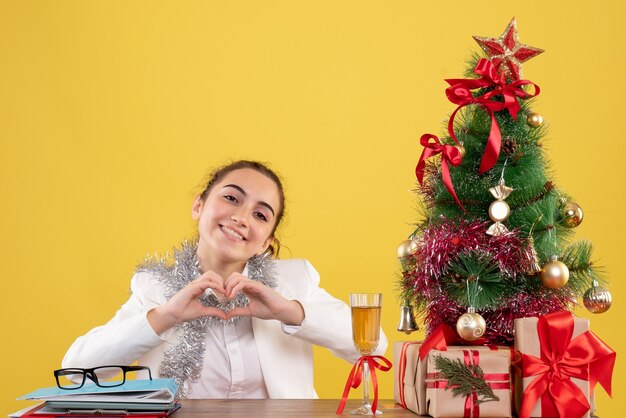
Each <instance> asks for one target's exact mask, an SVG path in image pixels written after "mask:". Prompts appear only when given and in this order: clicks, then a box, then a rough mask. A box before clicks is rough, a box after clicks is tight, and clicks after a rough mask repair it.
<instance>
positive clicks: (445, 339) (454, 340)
mask: <svg viewBox="0 0 626 418" xmlns="http://www.w3.org/2000/svg"><path fill="white" fill-rule="evenodd" d="M484 342H485V339H484V338H479V339H478V340H475V341H466V340H463V339H462V338H461V337H459V334H457V333H456V332H455V331H454V330H453V329H452V328H450V327H449V326H448V325H446V324H441V325H439V327H437V329H435V330H434V331H433V332H432V333H431V334H430V335H429V336H428V338H426V340H425V341H424V343H423V344H422V345H421V346H420V349H419V353H420V360H422V361H423V360H424V359H425V358H426V356H427V355H428V352H429V351H430V350H439V351H446V350H447V349H448V345H483V344H484ZM489 348H490V349H492V350H493V349H495V350H497V347H495V348H492V347H489Z"/></svg>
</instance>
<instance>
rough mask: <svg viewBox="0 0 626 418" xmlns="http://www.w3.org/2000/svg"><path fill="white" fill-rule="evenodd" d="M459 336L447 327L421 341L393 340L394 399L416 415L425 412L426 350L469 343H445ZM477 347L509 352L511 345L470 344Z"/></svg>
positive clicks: (427, 351) (452, 347)
mask: <svg viewBox="0 0 626 418" xmlns="http://www.w3.org/2000/svg"><path fill="white" fill-rule="evenodd" d="M457 338H458V336H454V333H453V332H452V331H450V330H447V329H445V330H444V329H441V330H437V331H436V332H433V333H432V334H431V336H430V337H429V338H428V339H427V340H426V341H424V342H421V341H400V342H394V344H393V364H395V366H396V367H394V385H393V392H394V399H395V401H396V402H397V403H399V404H400V405H401V406H402V407H404V408H406V409H408V410H410V411H413V412H415V413H416V414H418V415H427V414H428V406H427V405H426V382H425V381H426V368H427V362H428V354H429V351H430V350H431V349H432V348H435V349H438V350H441V351H445V350H448V351H458V350H464V349H468V346H455V345H450V346H448V345H447V344H448V343H453V342H456V341H457ZM471 348H472V349H473V350H478V351H481V352H482V351H501V352H504V353H506V355H507V356H511V355H512V353H513V351H512V348H511V347H506V346H471Z"/></svg>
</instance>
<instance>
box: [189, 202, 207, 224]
mask: <svg viewBox="0 0 626 418" xmlns="http://www.w3.org/2000/svg"><path fill="white" fill-rule="evenodd" d="M203 206H204V200H202V198H201V197H200V196H196V198H195V200H194V201H193V205H192V206H191V217H192V218H193V219H194V220H196V221H197V220H198V219H200V214H201V213H202V207H203Z"/></svg>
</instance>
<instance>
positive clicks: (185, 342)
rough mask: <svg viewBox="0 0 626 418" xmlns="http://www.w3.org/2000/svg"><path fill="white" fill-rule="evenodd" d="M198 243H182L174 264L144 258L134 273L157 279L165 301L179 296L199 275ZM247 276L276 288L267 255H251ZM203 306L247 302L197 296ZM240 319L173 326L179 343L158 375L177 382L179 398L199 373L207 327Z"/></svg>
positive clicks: (166, 355)
mask: <svg viewBox="0 0 626 418" xmlns="http://www.w3.org/2000/svg"><path fill="white" fill-rule="evenodd" d="M196 250H197V243H196V242H193V243H192V242H189V241H187V240H185V241H183V242H182V243H181V245H180V247H179V248H174V250H173V252H174V262H173V263H168V258H167V256H166V257H147V258H146V260H145V261H144V262H143V263H142V264H140V265H139V266H138V267H137V272H147V273H150V274H152V275H154V276H156V277H157V280H158V282H159V284H160V285H161V286H162V287H163V294H164V295H165V298H166V299H167V300H170V299H171V298H172V296H174V295H175V294H176V293H178V291H179V290H181V289H182V288H183V287H185V286H186V285H187V284H188V283H189V282H191V281H193V280H195V279H197V278H198V277H199V276H200V275H201V274H202V272H201V271H200V263H199V261H198V255H197V254H196ZM246 266H247V268H248V275H247V277H248V278H249V279H251V280H256V281H259V282H261V283H263V284H264V285H266V286H269V287H272V288H274V287H276V277H275V271H274V260H273V259H272V258H271V257H270V256H269V255H260V256H254V257H252V258H250V259H249V260H248V263H247V264H246ZM200 302H202V304H203V305H204V306H210V307H215V308H218V309H221V310H223V311H225V312H228V311H230V310H231V309H233V308H236V307H244V306H247V305H248V303H249V302H250V300H249V299H248V297H247V296H246V295H244V294H243V293H242V292H239V294H237V296H236V297H235V299H233V300H228V299H225V300H223V301H220V300H219V299H218V298H217V297H215V295H213V294H210V295H204V296H202V297H200ZM238 319H239V318H237V317H235V318H231V319H228V320H223V319H221V318H217V317H212V316H204V317H200V318H196V319H194V320H192V321H188V322H182V323H180V324H178V325H177V326H176V329H175V333H176V334H178V335H180V338H179V339H178V343H177V344H175V345H174V346H172V347H171V348H169V349H168V350H167V351H166V352H165V353H164V355H163V360H162V361H161V370H160V375H161V376H163V377H170V378H174V379H175V380H176V383H178V388H179V389H178V392H179V393H178V396H179V397H181V398H186V397H187V395H188V394H189V387H188V386H187V384H189V383H192V382H195V381H197V380H198V378H199V377H200V374H201V373H202V367H203V362H204V352H205V350H206V346H205V338H206V332H207V328H208V326H209V325H212V324H217V323H225V322H230V323H234V322H236V321H238Z"/></svg>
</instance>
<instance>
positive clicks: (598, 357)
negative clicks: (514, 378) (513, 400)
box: [520, 311, 616, 418]
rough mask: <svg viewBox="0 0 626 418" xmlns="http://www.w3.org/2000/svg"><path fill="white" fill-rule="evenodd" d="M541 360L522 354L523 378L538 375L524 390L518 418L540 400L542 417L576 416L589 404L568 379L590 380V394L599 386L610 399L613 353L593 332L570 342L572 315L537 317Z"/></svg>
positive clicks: (524, 417)
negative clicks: (597, 384) (598, 384)
mask: <svg viewBox="0 0 626 418" xmlns="http://www.w3.org/2000/svg"><path fill="white" fill-rule="evenodd" d="M537 332H538V334H539V345H540V350H541V358H537V357H534V356H531V355H527V354H524V353H522V376H523V377H529V376H537V377H536V378H535V379H534V380H533V381H532V382H530V384H529V385H528V386H527V387H526V390H524V397H523V400H522V407H521V410H520V418H528V417H530V413H531V411H532V409H533V407H534V406H535V404H536V403H537V402H538V401H539V399H541V415H542V416H551V417H553V416H559V417H579V416H582V415H584V414H585V413H586V412H587V411H588V410H589V408H590V406H589V401H588V400H587V399H586V398H585V395H584V394H583V392H582V391H581V390H580V388H579V387H578V386H576V385H575V384H574V383H573V382H572V381H571V378H572V377H575V378H578V379H583V380H588V381H589V390H590V393H593V390H594V388H595V385H596V383H598V382H599V383H600V384H601V385H602V386H603V387H604V389H605V390H606V391H607V393H608V394H609V395H610V396H613V394H612V389H611V378H612V376H613V366H614V365H615V355H616V354H615V352H614V351H613V350H612V349H611V348H610V347H609V346H607V345H606V344H605V343H604V342H603V341H602V340H601V339H600V338H598V337H597V336H596V335H595V334H594V333H593V332H591V331H586V332H584V333H583V334H581V335H579V336H578V337H576V338H574V339H573V340H572V334H573V332H574V316H573V315H572V314H571V313H570V312H565V311H562V312H555V313H553V314H549V315H544V316H541V317H539V322H538V324H537Z"/></svg>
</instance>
